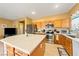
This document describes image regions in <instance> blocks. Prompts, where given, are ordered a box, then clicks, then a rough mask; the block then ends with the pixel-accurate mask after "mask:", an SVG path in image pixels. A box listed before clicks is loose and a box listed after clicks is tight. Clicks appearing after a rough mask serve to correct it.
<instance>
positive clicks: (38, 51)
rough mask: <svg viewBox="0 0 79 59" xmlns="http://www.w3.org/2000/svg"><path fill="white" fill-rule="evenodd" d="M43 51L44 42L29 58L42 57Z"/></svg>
mask: <svg viewBox="0 0 79 59" xmlns="http://www.w3.org/2000/svg"><path fill="white" fill-rule="evenodd" d="M44 51H45V40H43V41H42V42H41V43H40V44H39V45H38V46H37V47H36V48H35V50H34V51H33V52H32V53H31V56H43V55H44Z"/></svg>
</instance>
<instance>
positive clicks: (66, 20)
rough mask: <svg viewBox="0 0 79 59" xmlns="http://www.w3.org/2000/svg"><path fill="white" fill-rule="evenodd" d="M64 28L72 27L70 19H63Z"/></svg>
mask: <svg viewBox="0 0 79 59" xmlns="http://www.w3.org/2000/svg"><path fill="white" fill-rule="evenodd" d="M62 28H70V19H63V20H62Z"/></svg>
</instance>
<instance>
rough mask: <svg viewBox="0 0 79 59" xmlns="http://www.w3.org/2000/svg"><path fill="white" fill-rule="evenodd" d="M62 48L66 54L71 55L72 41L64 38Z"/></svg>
mask: <svg viewBox="0 0 79 59" xmlns="http://www.w3.org/2000/svg"><path fill="white" fill-rule="evenodd" d="M64 47H65V49H66V51H67V53H68V54H69V55H72V54H73V51H72V40H71V39H69V38H66V40H65V46H64Z"/></svg>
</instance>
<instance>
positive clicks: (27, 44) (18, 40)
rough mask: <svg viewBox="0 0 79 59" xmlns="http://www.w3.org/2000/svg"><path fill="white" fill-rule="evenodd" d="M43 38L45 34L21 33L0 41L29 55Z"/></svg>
mask: <svg viewBox="0 0 79 59" xmlns="http://www.w3.org/2000/svg"><path fill="white" fill-rule="evenodd" d="M44 38H45V35H36V34H28V36H26V35H24V34H21V35H15V36H10V37H7V38H4V39H2V40H0V41H1V42H4V43H5V44H8V45H10V46H12V47H14V48H17V49H19V50H21V51H23V52H24V53H27V54H29V55H30V54H31V53H32V52H33V51H34V49H35V48H36V47H37V46H38V45H39V44H40V42H41V41H42V40H43V39H44Z"/></svg>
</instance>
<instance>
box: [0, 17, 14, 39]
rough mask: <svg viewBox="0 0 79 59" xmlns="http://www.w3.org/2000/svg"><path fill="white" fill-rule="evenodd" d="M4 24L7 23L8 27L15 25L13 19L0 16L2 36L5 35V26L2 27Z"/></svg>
mask: <svg viewBox="0 0 79 59" xmlns="http://www.w3.org/2000/svg"><path fill="white" fill-rule="evenodd" d="M3 24H5V25H7V27H13V21H11V20H8V19H5V18H0V38H2V37H3V36H4V28H3V27H2V25H3Z"/></svg>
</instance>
